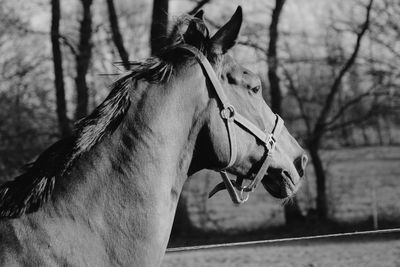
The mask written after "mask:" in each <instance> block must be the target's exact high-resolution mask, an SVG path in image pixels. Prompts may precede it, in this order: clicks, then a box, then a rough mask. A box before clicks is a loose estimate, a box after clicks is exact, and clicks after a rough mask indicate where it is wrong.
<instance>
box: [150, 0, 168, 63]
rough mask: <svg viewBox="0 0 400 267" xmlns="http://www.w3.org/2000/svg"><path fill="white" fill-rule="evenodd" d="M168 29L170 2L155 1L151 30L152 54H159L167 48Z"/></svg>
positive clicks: (166, 0)
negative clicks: (162, 49)
mask: <svg viewBox="0 0 400 267" xmlns="http://www.w3.org/2000/svg"><path fill="white" fill-rule="evenodd" d="M167 29H168V0H154V2H153V15H152V21H151V30H150V46H151V54H152V55H155V54H157V53H158V52H159V51H160V49H161V48H163V47H164V46H165V41H166V40H167Z"/></svg>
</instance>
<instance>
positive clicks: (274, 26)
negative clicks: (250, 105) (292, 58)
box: [267, 0, 285, 114]
mask: <svg viewBox="0 0 400 267" xmlns="http://www.w3.org/2000/svg"><path fill="white" fill-rule="evenodd" d="M284 4H285V0H276V2H275V9H274V10H273V11H272V18H271V24H270V27H269V45H268V51H267V63H268V79H269V83H270V94H271V109H272V111H274V112H276V113H278V114H281V112H282V108H281V106H282V91H281V87H280V84H279V76H278V74H277V70H278V56H277V52H276V46H277V43H278V38H279V31H278V24H279V18H280V15H281V12H282V8H283V5H284Z"/></svg>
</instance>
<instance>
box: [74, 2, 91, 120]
mask: <svg viewBox="0 0 400 267" xmlns="http://www.w3.org/2000/svg"><path fill="white" fill-rule="evenodd" d="M81 4H82V7H83V16H82V20H81V22H80V29H79V45H78V51H77V55H76V77H75V85H76V91H77V106H76V114H75V118H76V119H80V118H82V117H85V116H86V115H87V113H88V104H89V89H88V86H87V83H86V74H87V72H88V69H89V64H90V58H91V56H92V44H91V37H92V14H91V6H92V0H81Z"/></svg>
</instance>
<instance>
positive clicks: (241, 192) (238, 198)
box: [180, 44, 284, 204]
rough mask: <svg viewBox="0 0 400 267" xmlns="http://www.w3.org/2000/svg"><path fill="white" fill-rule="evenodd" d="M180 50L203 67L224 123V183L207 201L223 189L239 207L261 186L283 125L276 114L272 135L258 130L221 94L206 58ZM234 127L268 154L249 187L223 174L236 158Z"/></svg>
mask: <svg viewBox="0 0 400 267" xmlns="http://www.w3.org/2000/svg"><path fill="white" fill-rule="evenodd" d="M180 48H183V49H185V50H187V51H189V52H191V53H192V54H194V55H195V56H196V59H197V61H198V63H199V64H200V66H201V67H202V69H203V72H204V74H205V76H206V77H207V78H208V79H209V81H210V82H211V84H212V85H213V88H214V90H215V93H216V95H217V98H218V100H219V102H220V104H221V111H220V115H221V118H222V119H223V120H224V121H225V124H226V128H227V131H228V136H229V146H230V160H229V163H228V165H227V166H226V167H224V168H223V169H221V170H219V172H220V174H221V176H222V180H223V182H222V183H220V184H218V185H217V186H216V187H215V188H214V189H213V190H212V191H211V192H210V194H209V197H211V196H213V195H214V194H215V193H217V192H218V191H220V190H223V189H225V188H226V189H227V190H228V192H229V195H230V197H231V199H232V201H233V203H236V204H242V203H244V202H246V201H247V200H248V199H249V194H250V193H251V192H253V191H254V189H255V188H256V187H257V185H258V184H259V183H260V182H261V180H262V179H263V177H264V175H265V173H266V172H267V170H268V168H269V166H270V164H271V159H272V153H273V151H274V150H275V145H276V137H275V136H277V135H279V134H280V132H281V131H282V129H283V125H284V122H283V120H282V118H281V117H280V116H279V115H278V114H275V116H276V119H275V125H274V128H273V129H272V131H271V132H270V133H268V132H267V131H262V130H260V129H259V128H258V127H257V126H256V125H255V124H254V123H252V122H250V121H249V120H248V119H246V118H245V117H243V116H242V115H240V114H239V113H238V112H236V110H235V108H234V107H233V106H232V105H231V104H230V103H229V100H228V98H227V96H226V95H225V93H224V90H223V89H222V85H221V83H220V81H219V80H218V78H217V75H216V74H215V71H214V69H213V67H212V66H211V64H210V62H209V61H208V60H207V58H206V57H205V56H204V55H203V53H202V52H201V51H199V50H198V49H197V48H195V47H193V46H191V45H187V44H182V45H180ZM234 123H236V124H238V125H239V126H241V127H242V128H245V129H246V130H247V131H248V132H249V133H251V134H252V135H254V136H255V137H256V138H257V139H258V140H259V141H260V142H261V143H263V145H264V146H265V148H266V150H267V154H266V155H265V156H264V159H263V162H262V164H261V167H260V168H259V170H258V172H257V174H256V176H255V178H254V179H253V180H252V181H251V182H250V183H249V184H248V185H244V186H243V185H242V182H243V178H242V177H239V178H238V179H237V180H236V181H235V180H231V179H230V178H229V175H228V173H227V172H226V170H227V169H228V168H230V167H232V166H233V164H234V163H235V161H236V158H237V144H236V134H235V131H234V127H233V126H234Z"/></svg>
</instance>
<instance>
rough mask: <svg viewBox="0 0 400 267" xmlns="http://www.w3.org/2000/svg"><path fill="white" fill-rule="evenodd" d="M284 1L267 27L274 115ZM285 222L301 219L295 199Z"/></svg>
mask: <svg viewBox="0 0 400 267" xmlns="http://www.w3.org/2000/svg"><path fill="white" fill-rule="evenodd" d="M284 4H285V0H276V2H275V9H274V10H273V11H272V18H271V24H270V27H269V45H268V50H267V63H268V79H269V84H270V94H271V109H272V111H274V112H275V113H278V114H279V115H282V91H281V86H280V79H279V76H278V73H277V71H278V64H279V60H278V53H277V49H276V47H277V44H278V38H279V31H278V25H279V19H280V15H281V13H282V9H283V6H284ZM284 209H285V212H284V213H285V220H286V223H287V224H293V223H296V222H298V221H299V220H301V219H303V215H302V214H301V212H300V208H299V206H298V204H297V199H296V197H294V198H293V202H292V203H291V204H287V205H285V206H284Z"/></svg>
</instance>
